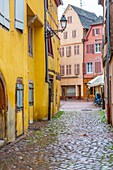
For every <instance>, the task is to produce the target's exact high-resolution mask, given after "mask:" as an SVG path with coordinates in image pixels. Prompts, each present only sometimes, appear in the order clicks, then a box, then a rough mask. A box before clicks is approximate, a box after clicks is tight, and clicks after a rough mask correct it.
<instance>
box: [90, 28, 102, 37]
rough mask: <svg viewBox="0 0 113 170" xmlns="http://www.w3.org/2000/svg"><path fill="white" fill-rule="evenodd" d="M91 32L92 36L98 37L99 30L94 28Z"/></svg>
mask: <svg viewBox="0 0 113 170" xmlns="http://www.w3.org/2000/svg"><path fill="white" fill-rule="evenodd" d="M92 31H93V36H96V35H100V28H94V29H93V30H92Z"/></svg>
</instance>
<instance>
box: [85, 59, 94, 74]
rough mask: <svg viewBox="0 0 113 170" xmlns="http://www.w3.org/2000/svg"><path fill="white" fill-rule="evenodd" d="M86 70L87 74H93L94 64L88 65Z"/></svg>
mask: <svg viewBox="0 0 113 170" xmlns="http://www.w3.org/2000/svg"><path fill="white" fill-rule="evenodd" d="M86 70H87V73H92V72H93V69H92V63H91V62H89V63H87V64H86Z"/></svg>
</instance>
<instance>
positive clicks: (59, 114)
mask: <svg viewBox="0 0 113 170" xmlns="http://www.w3.org/2000/svg"><path fill="white" fill-rule="evenodd" d="M63 114H64V111H59V112H58V113H57V114H56V115H55V116H54V117H53V118H52V120H55V119H58V118H60V117H61V116H62V115H63Z"/></svg>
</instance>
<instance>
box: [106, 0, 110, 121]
mask: <svg viewBox="0 0 113 170" xmlns="http://www.w3.org/2000/svg"><path fill="white" fill-rule="evenodd" d="M110 56H111V51H110V2H109V0H107V57H106V79H107V122H108V124H110V123H111V116H110V87H109V59H110Z"/></svg>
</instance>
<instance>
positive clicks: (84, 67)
mask: <svg viewBox="0 0 113 170" xmlns="http://www.w3.org/2000/svg"><path fill="white" fill-rule="evenodd" d="M82 67H83V74H86V63H83V65H82Z"/></svg>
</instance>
